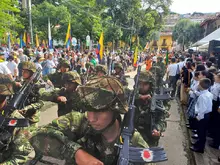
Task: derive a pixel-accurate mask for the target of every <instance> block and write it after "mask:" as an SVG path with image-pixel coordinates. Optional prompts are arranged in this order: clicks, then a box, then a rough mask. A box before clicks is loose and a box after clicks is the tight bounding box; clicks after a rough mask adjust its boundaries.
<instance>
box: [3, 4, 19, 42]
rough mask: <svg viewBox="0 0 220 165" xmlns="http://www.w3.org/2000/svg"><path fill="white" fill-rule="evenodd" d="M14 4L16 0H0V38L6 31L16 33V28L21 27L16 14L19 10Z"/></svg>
mask: <svg viewBox="0 0 220 165" xmlns="http://www.w3.org/2000/svg"><path fill="white" fill-rule="evenodd" d="M16 6H18V1H16V0H0V18H1V21H0V38H2V37H3V36H4V35H5V33H7V32H10V33H11V34H13V35H16V34H17V30H18V29H21V28H23V26H22V24H21V23H20V16H19V15H18V13H19V12H20V10H19V9H18V8H17V7H16Z"/></svg>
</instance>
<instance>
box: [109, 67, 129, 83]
mask: <svg viewBox="0 0 220 165" xmlns="http://www.w3.org/2000/svg"><path fill="white" fill-rule="evenodd" d="M115 68H119V69H121V72H120V73H115V74H113V75H112V76H113V77H116V78H117V79H118V80H119V81H120V82H121V83H122V85H123V86H128V82H127V80H126V77H125V75H124V72H123V66H122V64H121V63H115V64H114V69H115Z"/></svg>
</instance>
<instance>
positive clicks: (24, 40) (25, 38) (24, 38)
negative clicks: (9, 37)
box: [23, 32, 27, 45]
mask: <svg viewBox="0 0 220 165" xmlns="http://www.w3.org/2000/svg"><path fill="white" fill-rule="evenodd" d="M26 35H27V34H26V32H24V35H23V42H24V44H25V45H26V44H27V37H26Z"/></svg>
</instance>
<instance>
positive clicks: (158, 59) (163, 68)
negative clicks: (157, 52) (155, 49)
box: [156, 57, 166, 78]
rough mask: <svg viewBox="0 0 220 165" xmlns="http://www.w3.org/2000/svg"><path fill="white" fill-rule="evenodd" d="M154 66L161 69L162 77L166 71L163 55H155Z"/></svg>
mask: <svg viewBox="0 0 220 165" xmlns="http://www.w3.org/2000/svg"><path fill="white" fill-rule="evenodd" d="M156 66H158V67H159V68H160V69H161V74H162V78H163V76H164V75H165V73H166V66H165V64H164V62H163V57H157V63H156Z"/></svg>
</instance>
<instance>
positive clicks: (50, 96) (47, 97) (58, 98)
mask: <svg viewBox="0 0 220 165" xmlns="http://www.w3.org/2000/svg"><path fill="white" fill-rule="evenodd" d="M62 82H63V83H64V86H65V88H61V89H55V90H54V91H52V92H42V93H41V99H42V100H44V101H52V102H55V103H57V104H58V112H57V113H58V116H63V115H65V114H67V113H69V112H71V111H72V110H78V111H79V110H80V97H79V94H78V93H77V92H76V88H77V86H78V85H81V79H80V76H79V74H78V73H77V72H73V71H69V72H66V73H64V74H63V76H62Z"/></svg>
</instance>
